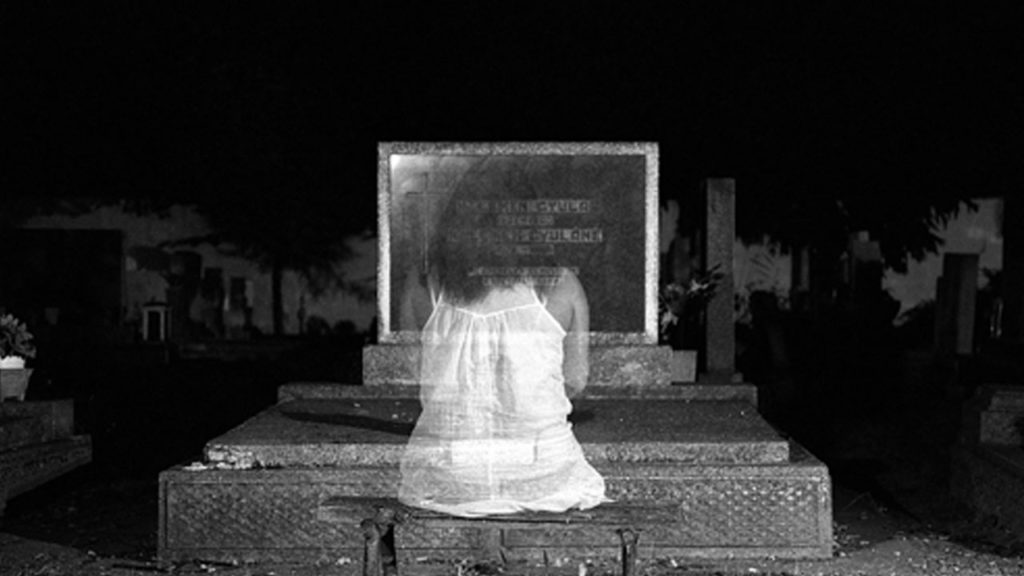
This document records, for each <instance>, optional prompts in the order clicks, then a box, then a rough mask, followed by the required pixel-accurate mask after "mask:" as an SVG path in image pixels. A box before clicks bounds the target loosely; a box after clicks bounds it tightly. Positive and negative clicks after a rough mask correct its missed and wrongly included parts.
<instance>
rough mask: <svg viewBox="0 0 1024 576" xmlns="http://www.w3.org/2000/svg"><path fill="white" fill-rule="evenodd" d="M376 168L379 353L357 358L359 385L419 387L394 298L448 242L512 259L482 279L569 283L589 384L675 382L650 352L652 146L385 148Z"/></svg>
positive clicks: (662, 357)
mask: <svg viewBox="0 0 1024 576" xmlns="http://www.w3.org/2000/svg"><path fill="white" fill-rule="evenodd" d="M378 162H379V164H378V192H379V195H380V197H379V206H380V212H379V215H378V220H379V226H380V263H379V271H378V290H377V295H378V309H379V344H378V345H375V346H370V347H368V348H367V349H366V350H364V355H363V360H364V362H363V381H364V383H367V384H415V383H416V382H415V377H414V376H413V373H414V371H413V369H412V366H414V365H415V363H416V360H415V357H414V356H415V354H416V350H415V349H414V348H415V347H414V346H411V345H412V344H414V343H415V342H416V341H417V339H418V336H419V334H418V328H419V327H418V326H417V325H416V324H415V323H410V322H407V321H405V320H406V319H407V318H408V316H407V315H405V316H403V310H404V309H403V305H404V304H405V303H404V302H403V297H404V296H405V295H408V294H409V293H410V291H408V290H406V287H408V286H411V285H415V283H417V282H420V283H421V284H422V279H423V278H424V277H425V275H426V274H428V272H429V271H430V270H431V267H432V265H433V264H434V262H435V261H434V256H433V254H432V253H433V251H434V250H435V249H436V246H437V244H438V242H439V239H442V238H441V237H442V236H443V235H444V234H453V233H455V234H464V235H468V237H470V238H472V239H473V240H474V241H475V242H477V243H480V244H481V245H487V246H488V248H489V249H494V248H495V247H497V249H496V250H493V253H496V254H501V255H512V256H514V257H513V258H496V259H495V262H494V265H493V266H486V265H485V266H480V267H479V269H475V270H473V271H472V273H474V274H480V275H482V276H484V278H485V279H486V280H488V281H495V282H501V281H502V279H503V278H514V277H516V276H517V275H522V274H524V272H525V274H526V275H528V276H531V277H534V278H539V279H541V281H543V279H544V278H545V277H547V276H549V275H550V276H551V277H554V276H555V275H556V274H557V272H558V270H560V269H562V268H568V269H570V270H572V271H573V272H574V273H575V274H576V276H577V277H578V278H579V279H580V282H581V284H582V285H583V288H584V290H585V292H586V295H587V299H588V302H589V307H590V342H591V372H590V374H591V378H590V381H591V383H592V384H598V385H613V386H632V385H651V384H664V385H667V384H669V383H670V365H669V363H670V360H669V359H670V351H669V350H668V349H663V348H662V347H659V346H658V345H657V338H658V335H657V283H658V278H657V274H658V190H657V182H658V148H657V145H656V144H653V143H486V144H485V143H475V144H451V143H440V144H438V143H384V144H381V145H380V147H379V156H378ZM481 190H484V191H485V193H483V194H481V193H480V191H481ZM467 191H468V192H469V193H467ZM453 228H456V230H453ZM460 245H463V246H464V245H466V243H465V242H460ZM510 262H512V263H513V264H511V265H510ZM405 309H408V307H406V308H405Z"/></svg>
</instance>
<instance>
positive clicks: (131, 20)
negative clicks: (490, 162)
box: [0, 2, 1024, 218]
mask: <svg viewBox="0 0 1024 576" xmlns="http://www.w3.org/2000/svg"><path fill="white" fill-rule="evenodd" d="M922 6H925V7H924V8H922ZM289 8H290V7H289ZM1021 10H1022V9H1021V7H1020V6H1019V5H1017V4H1014V3H1009V2H1008V3H1005V4H1003V3H991V4H989V3H986V4H984V5H983V6H980V7H971V8H970V9H962V10H938V9H936V8H934V7H933V6H930V5H917V4H916V3H915V4H914V5H912V6H901V7H896V6H886V7H885V8H884V9H877V8H874V7H869V6H860V5H853V6H842V7H840V6H838V5H833V4H817V3H806V4H803V3H794V4H785V5H779V4H776V3H766V4H760V5H755V6H747V5H745V4H722V3H711V4H707V5H705V4H695V5H691V4H687V5H686V6H683V7H678V6H677V7H674V8H673V10H671V11H666V10H657V9H653V8H648V7H644V6H634V5H631V4H626V3H615V4H611V5H609V4H605V3H596V4H595V3H584V2H566V3H553V4H549V3H537V4H533V3H503V4H501V5H498V6H486V7H485V6H483V5H473V4H465V5H458V4H457V5H455V6H444V7H439V6H434V5H433V4H425V5H422V6H417V5H408V4H407V3H397V2H376V3H354V4H351V5H350V4H346V7H345V8H343V9H337V10H331V11H323V12H315V11H306V10H299V9H285V8H284V7H281V8H279V9H277V10H274V11H260V10H257V9H253V8H252V7H249V6H247V7H245V9H241V8H238V7H226V6H224V7H222V6H204V7H203V8H202V9H201V10H193V11H184V10H179V9H178V8H177V7H168V6H162V5H160V4H148V3H144V4H138V5H136V4H132V3H126V4H123V5H122V4H115V3H110V4H108V3H100V4H93V3H89V4H85V5H79V4H75V3H70V2H69V3H60V2H51V3H22V4H18V3H15V4H13V5H5V6H4V7H3V8H0V32H2V33H0V48H2V49H3V53H4V61H3V64H2V66H0V71H2V72H0V93H2V95H3V99H4V101H5V103H4V105H3V111H2V112H0V133H2V135H3V136H2V141H3V144H4V148H3V151H2V152H3V153H2V155H0V158H3V160H2V161H0V162H2V164H3V165H4V166H5V167H4V169H3V170H0V184H2V185H3V187H4V189H5V192H6V191H10V192H16V193H22V194H40V193H45V194H58V195H59V194H67V193H72V194H83V193H90V194H118V195H123V194H131V195H144V196H173V197H193V198H194V197H201V196H203V195H206V194H211V193H228V191H229V190H236V191H237V193H239V194H243V195H244V194H248V195H250V196H251V195H267V194H275V193H276V194H285V193H286V192H284V191H281V189H284V188H288V189H290V191H291V192H293V191H294V189H295V188H296V187H301V188H302V190H303V193H305V194H314V193H322V194H330V195H344V196H346V197H347V198H350V199H351V200H352V201H353V202H356V203H357V205H358V206H359V207H360V209H361V210H362V212H361V213H363V214H365V217H366V218H373V210H372V207H373V200H374V195H373V194H372V190H374V189H375V181H374V170H373V166H374V165H375V162H374V155H375V153H376V150H375V148H376V147H375V144H376V142H378V141H388V140H407V141H411V140H428V141H430V140H456V141H458V140H483V141H495V140H579V141H593V140H597V141H601V140H612V141H657V142H659V143H660V144H661V152H662V156H661V158H662V161H661V170H662V187H661V188H662V192H663V194H664V195H667V196H673V195H679V194H683V193H689V192H690V191H691V189H692V188H693V186H694V185H695V184H694V183H695V182H696V181H697V180H698V179H699V178H702V177H706V176H734V177H737V178H738V181H739V190H740V192H741V194H742V195H743V196H742V197H743V199H744V203H745V204H747V206H748V210H749V212H750V213H751V214H756V213H757V212H758V208H759V207H763V206H765V205H768V206H771V205H772V204H773V203H777V202H788V201H791V200H792V198H794V197H795V196H794V195H795V194H797V192H801V193H803V194H805V195H806V194H810V195H814V194H834V193H835V191H836V190H842V191H843V192H845V193H846V194H847V195H848V196H850V195H859V196H863V197H866V198H869V199H871V200H873V201H878V202H881V203H882V204H885V205H888V199H889V198H890V197H891V196H892V195H893V194H898V195H900V196H902V197H904V198H911V197H919V196H927V197H929V198H935V197H941V196H943V195H946V196H948V195H951V194H960V193H963V190H964V189H971V190H974V191H978V192H979V193H985V194H994V193H999V191H1005V190H1009V189H1012V188H1014V187H1015V186H1018V185H1019V184H1020V180H1021V175H1020V170H1021V169H1020V166H1019V162H1018V161H1017V159H1018V157H1017V155H1016V153H1015V152H1014V150H1016V149H1017V147H1016V146H1015V144H1017V143H1018V140H1019V136H1020V128H1021V120H1022V118H1021V105H1022V104H1021V102H1022V99H1021V76H1020V74H1019V73H1017V71H1016V70H1017V68H1018V67H1019V66H1018V65H1019V64H1020V55H1021V48H1022V46H1021V42H1022V41H1021V38H1022V36H1024V34H1021V33H1020V32H1021ZM268 164H269V165H271V166H274V167H275V169H277V172H278V173H285V174H287V176H288V177H287V179H285V178H284V177H283V176H282V177H281V180H282V181H287V182H288V185H287V186H279V187H277V188H276V189H277V190H278V191H277V192H274V191H273V189H271V190H268V189H267V187H266V186H262V185H260V183H261V182H262V181H263V180H264V179H265V176H266V174H265V173H264V172H265V171H266V166H267V165H268ZM247 189H248V190H247ZM741 216H742V214H741Z"/></svg>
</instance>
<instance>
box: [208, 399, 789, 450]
mask: <svg viewBox="0 0 1024 576" xmlns="http://www.w3.org/2000/svg"><path fill="white" fill-rule="evenodd" d="M419 410H420V406H419V402H418V401H417V400H412V399H408V398H394V399H391V398H349V399H324V400H293V401H290V402H284V403H281V404H278V405H275V406H273V407H271V408H269V409H267V410H265V411H264V412H262V413H260V414H258V415H257V416H255V417H253V418H252V419H250V420H248V421H247V422H245V423H243V424H242V425H240V426H238V427H236V428H235V429H233V430H230V431H229V432H227V433H226V434H224V435H222V436H220V437H218V438H215V439H213V440H211V441H210V442H208V443H207V446H206V449H205V457H206V460H207V462H210V463H214V464H216V463H227V464H230V465H234V464H236V463H243V464H245V465H248V466H260V467H317V466H351V465H386V464H397V463H398V461H399V460H400V458H401V455H402V452H403V450H404V448H405V444H406V442H407V440H408V437H409V434H410V433H411V431H412V428H413V426H414V424H415V422H416V418H417V416H418V414H419ZM570 421H571V422H572V423H573V432H574V433H575V435H576V438H577V439H578V440H579V442H580V444H581V446H582V447H583V451H584V454H585V455H586V457H587V459H588V460H589V461H590V462H592V463H595V464H597V463H601V462H637V463H643V462H681V463H706V464H716V463H717V464H770V463H780V462H787V461H788V460H789V444H788V442H786V441H785V440H784V439H783V438H781V437H780V436H779V435H778V433H777V432H775V430H774V429H772V428H771V427H770V426H769V425H768V424H767V423H766V422H764V420H762V419H761V418H760V416H759V415H758V414H757V412H756V410H754V409H753V407H752V406H750V405H749V404H746V403H744V402H687V401H682V400H671V399H588V398H584V399H581V400H578V401H576V402H575V407H574V412H573V414H572V416H571V417H570Z"/></svg>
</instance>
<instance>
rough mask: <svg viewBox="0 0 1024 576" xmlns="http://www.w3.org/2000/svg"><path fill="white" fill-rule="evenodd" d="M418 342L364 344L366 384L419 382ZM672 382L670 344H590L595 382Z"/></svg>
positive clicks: (629, 383)
mask: <svg viewBox="0 0 1024 576" xmlns="http://www.w3.org/2000/svg"><path fill="white" fill-rule="evenodd" d="M418 354H419V346H418V345H416V344H376V345H372V346H367V347H365V348H363V384H364V385H367V386H377V385H381V384H399V385H415V384H418V383H419V380H418V378H417V376H416V368H417V366H418V363H419V357H418ZM671 383H672V350H671V348H669V347H668V346H651V345H599V346H592V347H591V348H590V379H589V384H590V385H593V386H616V387H619V386H625V387H628V386H668V385H669V384H671Z"/></svg>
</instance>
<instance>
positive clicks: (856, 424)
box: [0, 339, 1024, 576]
mask: <svg viewBox="0 0 1024 576" xmlns="http://www.w3.org/2000/svg"><path fill="white" fill-rule="evenodd" d="M360 346H361V342H357V341H351V340H350V341H347V342H338V341H334V340H330V339H324V340H318V341H314V342H307V343H305V344H304V345H302V346H296V347H292V348H291V349H290V350H289V351H288V352H285V353H283V354H282V355H279V356H278V357H276V358H272V359H249V360H234V361H224V360H216V359H190V360H172V361H171V362H170V363H166V364H165V363H148V364H147V363H136V364H135V365H129V364H125V365H120V366H105V367H97V368H95V369H92V370H88V371H82V372H80V373H76V374H71V375H64V377H63V378H61V379H60V380H59V384H56V383H55V384H53V385H51V386H46V385H45V384H44V385H42V386H41V387H40V388H37V389H35V390H34V392H35V394H36V395H37V397H39V396H43V397H58V396H64V397H68V396H73V397H74V398H75V399H76V420H77V426H78V428H79V429H80V431H81V432H83V433H88V434H91V435H92V438H93V447H94V457H93V463H92V464H90V465H88V466H86V467H83V468H80V469H78V470H76V471H74V472H72V473H70V474H68V475H66V476H64V477H62V478H60V479H58V480H55V481H53V482H51V483H49V484H47V485H44V486H42V487H40V488H37V489H36V490H33V491H31V492H29V493H27V494H24V495H22V496H19V497H17V498H15V499H12V500H11V501H10V502H9V503H8V506H7V511H6V515H5V517H4V518H3V521H2V522H3V523H2V525H0V574H3V575H7V574H23V575H40V576H42V575H55V574H87V575H99V574H111V575H128V574H160V573H166V574H204V573H222V574H230V575H251V576H255V575H270V574H275V575H286V574H331V573H333V572H336V571H337V567H335V566H313V567H306V568H303V569H294V568H290V567H287V566H268V565H255V566H230V565H223V564H216V563H209V562H198V561H197V562H192V563H183V564H176V565H161V564H159V563H158V562H157V561H156V558H155V556H156V543H157V534H156V531H157V474H158V473H159V472H160V471H161V470H163V469H165V468H167V467H169V466H171V465H173V464H177V463H181V462H186V461H192V460H197V459H199V457H200V451H201V449H202V446H203V444H204V443H205V442H206V441H207V440H209V439H211V438H213V437H215V436H217V435H219V434H221V433H223V432H224V431H226V430H228V429H230V428H232V427H234V426H235V425H237V424H239V423H241V422H243V421H244V420H245V419H247V418H248V417H250V416H251V415H253V414H255V413H256V412H258V411H259V410H261V409H262V408H264V407H266V406H268V405H270V404H271V403H273V402H274V400H275V393H276V388H277V386H278V385H279V384H282V383H284V382H288V381H302V380H335V381H348V382H354V381H357V379H358V374H359V370H360V365H359V354H360ZM920 356H921V355H920V354H918V355H916V356H915V355H913V354H911V355H903V356H901V358H900V360H899V362H898V363H899V366H897V367H893V366H889V367H888V368H889V369H887V370H886V373H885V374H879V373H877V371H875V372H874V373H873V372H872V371H868V372H864V371H857V370H854V371H845V370H842V369H841V368H840V367H836V368H835V369H831V370H828V371H827V373H824V374H822V375H821V376H822V377H821V378H818V379H817V382H816V384H815V386H814V388H813V389H801V392H802V393H801V394H800V395H799V396H800V397H801V398H803V399H804V400H803V402H802V403H801V405H800V406H793V407H791V409H790V410H789V414H790V415H789V416H788V417H779V418H777V423H778V424H779V425H780V427H781V428H782V429H784V430H785V431H786V432H787V433H788V434H791V435H792V436H793V437H794V438H796V439H797V440H798V441H800V442H801V443H803V444H804V445H805V446H807V447H808V448H809V449H810V450H811V451H812V452H813V453H815V454H816V455H817V456H819V457H820V458H821V459H822V460H824V461H825V462H826V463H827V464H828V465H829V469H830V472H831V474H832V478H833V483H834V516H835V523H836V526H835V534H836V543H835V544H836V546H835V554H834V557H833V558H832V559H830V560H824V561H800V562H797V561H782V560H770V559H769V560H764V561H735V562H731V563H729V562H725V563H722V562H719V563H715V562H694V561H688V562H677V563H674V564H673V563H672V562H658V563H650V564H645V563H641V564H640V566H639V568H640V569H639V571H638V573H640V574H644V573H650V574H690V575H697V574H700V575H703V574H723V575H727V574H780V575H781V574H843V575H849V574H976V575H990V574H1024V538H1022V537H1021V535H1014V534H1011V533H1009V532H1006V531H1004V530H1002V529H1001V527H1000V526H998V525H996V523H995V522H994V521H992V520H991V519H989V518H984V517H981V518H979V517H975V516H973V515H971V514H970V513H969V511H967V510H964V509H963V508H962V507H960V506H959V505H958V504H956V503H955V502H954V501H952V500H951V498H950V497H949V494H948V468H949V447H950V446H951V445H952V444H953V443H954V442H955V441H956V436H957V434H958V430H959V421H960V416H959V414H960V407H961V401H962V398H963V395H964V390H965V389H964V388H963V387H961V386H957V385H956V384H957V383H956V382H950V377H949V372H948V371H947V370H944V369H943V368H942V367H936V366H934V365H931V364H929V363H928V362H921V361H920V359H919V358H920ZM915 359H916V360H915ZM811 380H814V379H808V381H811ZM55 382H57V380H55ZM801 386H804V387H806V384H802V385H801ZM641 538H642V535H641ZM353 561H354V562H358V561H359V559H353ZM586 568H587V570H586V573H588V574H602V573H615V574H618V573H621V569H620V568H619V567H618V566H615V565H610V566H600V565H591V566H589V567H586ZM450 569H451V573H452V574H457V573H459V574H467V575H468V574H473V573H497V569H496V568H494V567H489V566H475V567H474V566H454V565H453V566H450ZM547 572H548V573H550V574H563V573H564V574H579V573H581V569H580V567H579V566H551V567H550V568H549V569H548V570H547Z"/></svg>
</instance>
